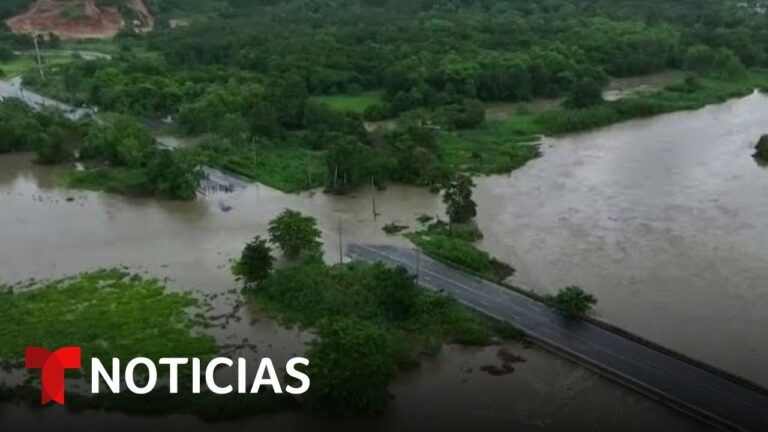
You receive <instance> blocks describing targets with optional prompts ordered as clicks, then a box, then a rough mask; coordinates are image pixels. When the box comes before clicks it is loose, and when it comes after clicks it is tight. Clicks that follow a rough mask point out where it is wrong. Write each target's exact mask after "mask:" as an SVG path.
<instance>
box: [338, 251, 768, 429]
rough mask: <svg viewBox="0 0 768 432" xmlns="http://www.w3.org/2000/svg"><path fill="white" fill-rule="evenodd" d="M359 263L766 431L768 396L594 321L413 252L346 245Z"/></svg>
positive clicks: (606, 370) (711, 419)
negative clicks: (412, 280) (395, 270)
mask: <svg viewBox="0 0 768 432" xmlns="http://www.w3.org/2000/svg"><path fill="white" fill-rule="evenodd" d="M347 255H348V256H349V257H350V258H352V259H354V260H360V261H368V262H382V263H384V264H386V265H389V266H402V267H404V268H406V269H407V270H408V271H410V272H411V273H412V274H418V280H419V283H420V285H422V286H423V287H425V288H428V289H431V290H434V291H439V292H443V293H445V294H448V295H451V296H452V297H454V298H456V299H457V300H458V301H460V302H461V303H463V304H465V305H467V306H468V307H471V308H473V309H475V310H477V311H480V312H482V313H484V314H486V315H489V316H491V317H493V318H496V319H499V320H502V321H507V322H510V323H512V324H514V325H515V326H517V327H518V328H520V329H521V330H523V331H524V332H525V334H526V335H527V337H529V338H530V339H531V340H532V341H534V342H535V343H537V344H539V345H541V346H543V347H544V348H547V349H550V350H552V351H555V352H557V353H558V354H561V355H563V356H565V357H567V358H569V359H572V360H574V361H576V362H578V363H581V364H582V365H584V366H586V367H588V368H590V369H592V370H594V371H596V372H597V373H599V374H601V375H603V376H606V377H608V378H610V379H613V380H615V381H618V382H619V383H621V384H624V385H626V386H629V387H631V388H633V389H635V390H637V391H640V392H642V393H644V394H646V395H647V396H650V397H652V398H654V399H656V400H658V401H660V402H662V403H664V404H667V405H669V406H672V407H674V408H677V409H679V410H682V411H684V412H685V413H687V414H689V415H693V416H695V417H697V418H699V419H701V420H704V421H706V422H708V423H710V424H712V425H714V426H717V427H719V428H721V429H725V430H737V431H750V432H764V431H768V391H766V390H765V389H762V388H760V387H758V386H756V385H754V384H751V383H749V382H746V381H743V380H740V379H738V378H736V377H733V376H730V375H728V374H726V373H725V372H720V371H718V370H717V369H715V368H712V367H709V366H706V365H704V364H700V363H698V362H694V361H692V360H688V359H686V358H684V357H682V356H680V355H676V354H674V353H673V352H671V351H669V350H665V349H663V348H660V347H655V346H653V345H652V344H650V343H647V342H644V341H642V340H639V339H635V338H632V337H630V336H628V335H624V334H621V332H619V331H615V330H612V329H610V328H608V327H607V326H603V325H599V324H598V323H593V322H588V321H580V320H570V319H567V318H565V317H563V316H562V315H560V314H558V313H557V312H555V311H553V310H552V309H551V308H549V307H547V306H546V305H544V304H542V303H540V302H538V301H536V300H533V299H532V298H530V297H528V296H525V295H523V294H520V293H518V292H515V291H512V290H510V289H508V288H505V287H503V286H501V285H497V284H494V283H491V282H488V281H486V280H483V279H480V278H477V277H474V276H470V275H467V274H465V273H462V272H461V271H458V270H456V269H454V268H451V267H448V266H446V265H443V264H440V263H438V262H436V261H434V260H432V259H429V258H427V257H425V256H423V255H421V254H418V253H417V252H416V251H414V250H411V249H406V248H400V247H395V246H371V245H359V244H351V245H349V247H348V249H347Z"/></svg>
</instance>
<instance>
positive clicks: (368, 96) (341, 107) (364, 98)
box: [312, 91, 382, 114]
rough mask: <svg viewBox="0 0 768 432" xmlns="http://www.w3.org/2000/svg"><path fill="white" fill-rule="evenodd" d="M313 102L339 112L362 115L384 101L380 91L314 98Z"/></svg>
mask: <svg viewBox="0 0 768 432" xmlns="http://www.w3.org/2000/svg"><path fill="white" fill-rule="evenodd" d="M312 100H314V101H316V102H320V103H324V104H326V105H328V106H329V107H331V108H333V109H335V110H338V111H342V112H354V113H359V114H362V112H363V111H365V109H366V108H368V107H369V106H372V105H376V104H378V103H380V102H381V101H382V93H381V92H380V91H370V92H363V93H356V94H338V95H333V96H313V97H312Z"/></svg>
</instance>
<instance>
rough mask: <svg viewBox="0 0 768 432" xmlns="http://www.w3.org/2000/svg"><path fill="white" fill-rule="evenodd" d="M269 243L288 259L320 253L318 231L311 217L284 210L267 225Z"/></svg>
mask: <svg viewBox="0 0 768 432" xmlns="http://www.w3.org/2000/svg"><path fill="white" fill-rule="evenodd" d="M269 235H270V241H271V242H272V243H274V244H276V245H277V246H278V247H280V249H281V250H282V251H283V254H285V256H286V258H288V259H296V258H298V257H299V256H300V255H302V254H314V253H319V252H320V246H321V243H320V230H319V229H318V228H317V221H316V220H315V218H313V217H312V216H305V215H303V214H301V213H300V212H298V211H296V210H291V209H286V210H284V211H283V212H282V213H280V215H279V216H278V217H276V218H275V219H273V220H272V221H271V222H270V223H269Z"/></svg>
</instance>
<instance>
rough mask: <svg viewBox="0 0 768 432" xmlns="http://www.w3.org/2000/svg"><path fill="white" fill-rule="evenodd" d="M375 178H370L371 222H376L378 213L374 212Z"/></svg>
mask: <svg viewBox="0 0 768 432" xmlns="http://www.w3.org/2000/svg"><path fill="white" fill-rule="evenodd" d="M375 179H376V177H374V176H371V201H372V204H373V221H374V222H376V219H377V218H378V216H379V213H378V212H377V211H376V180H375Z"/></svg>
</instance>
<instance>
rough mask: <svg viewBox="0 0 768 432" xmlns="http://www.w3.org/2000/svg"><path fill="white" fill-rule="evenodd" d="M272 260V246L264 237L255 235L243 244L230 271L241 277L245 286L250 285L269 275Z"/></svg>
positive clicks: (272, 263) (273, 260)
mask: <svg viewBox="0 0 768 432" xmlns="http://www.w3.org/2000/svg"><path fill="white" fill-rule="evenodd" d="M274 262H275V259H274V258H273V257H272V248H270V247H269V244H267V241H266V240H265V239H263V238H261V237H260V236H256V237H254V239H253V240H251V242H250V243H248V244H247V245H245V249H243V253H242V255H241V256H240V259H239V260H238V261H237V262H236V263H235V265H234V267H233V268H232V273H234V274H235V275H236V276H240V277H241V278H243V280H244V281H245V283H246V285H247V286H252V285H253V284H257V283H259V282H261V281H263V280H264V279H266V278H267V277H268V276H269V274H270V273H271V272H272V266H273V265H274Z"/></svg>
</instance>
